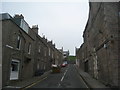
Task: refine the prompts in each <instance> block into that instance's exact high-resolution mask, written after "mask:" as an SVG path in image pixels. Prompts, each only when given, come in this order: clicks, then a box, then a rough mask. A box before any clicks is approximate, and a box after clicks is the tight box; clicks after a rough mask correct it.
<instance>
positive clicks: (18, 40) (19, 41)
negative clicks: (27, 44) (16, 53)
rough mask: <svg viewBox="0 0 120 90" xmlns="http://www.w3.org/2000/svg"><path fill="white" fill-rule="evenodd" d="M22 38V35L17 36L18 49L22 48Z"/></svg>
mask: <svg viewBox="0 0 120 90" xmlns="http://www.w3.org/2000/svg"><path fill="white" fill-rule="evenodd" d="M20 44H21V38H20V36H18V37H17V49H20Z"/></svg>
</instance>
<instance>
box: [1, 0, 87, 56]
mask: <svg viewBox="0 0 120 90" xmlns="http://www.w3.org/2000/svg"><path fill="white" fill-rule="evenodd" d="M73 1H74V0H73ZM2 12H7V13H9V14H10V15H11V16H14V14H23V16H24V18H25V20H26V21H27V23H28V24H29V26H30V27H31V26H32V25H36V24H37V25H38V26H39V35H40V36H43V35H45V37H46V38H47V39H48V40H53V43H55V45H56V47H57V48H61V47H63V49H64V50H69V51H70V54H71V55H75V47H79V46H80V45H81V44H82V43H83V37H82V35H83V31H84V28H85V26H86V23H87V20H88V13H89V3H88V0H85V2H2Z"/></svg>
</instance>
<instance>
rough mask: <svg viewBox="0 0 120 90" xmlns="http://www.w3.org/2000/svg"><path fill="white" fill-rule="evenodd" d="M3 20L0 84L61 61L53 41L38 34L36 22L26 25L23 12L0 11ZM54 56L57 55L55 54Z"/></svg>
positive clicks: (33, 74) (32, 74) (14, 80)
mask: <svg viewBox="0 0 120 90" xmlns="http://www.w3.org/2000/svg"><path fill="white" fill-rule="evenodd" d="M0 17H2V18H1V19H0V23H1V22H2V57H3V58H2V76H3V77H2V86H3V87H4V86H6V85H10V84H13V83H15V82H17V81H21V80H26V79H29V78H32V77H34V76H35V75H36V73H38V72H40V71H41V70H44V72H45V71H49V70H50V69H51V65H52V64H53V63H54V62H58V64H59V63H60V62H61V61H62V58H63V56H62V55H63V53H61V52H60V51H59V50H58V49H57V48H55V44H52V41H48V40H47V39H45V37H41V36H39V35H38V30H39V28H38V25H33V26H32V28H30V27H29V25H28V24H27V22H26V21H25V20H24V16H23V15H15V16H14V17H11V16H10V15H9V14H8V13H3V14H0ZM55 57H57V58H55Z"/></svg>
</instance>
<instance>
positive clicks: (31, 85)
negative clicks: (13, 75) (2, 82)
mask: <svg viewBox="0 0 120 90" xmlns="http://www.w3.org/2000/svg"><path fill="white" fill-rule="evenodd" d="M46 78H47V77H45V78H43V79H41V80H39V81H37V82H34V83H32V84H31V85H29V86H27V87H25V88H23V89H22V90H25V89H27V88H30V87H32V86H34V85H35V84H37V83H39V82H41V81H43V80H45V79H46Z"/></svg>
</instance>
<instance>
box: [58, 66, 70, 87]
mask: <svg viewBox="0 0 120 90" xmlns="http://www.w3.org/2000/svg"><path fill="white" fill-rule="evenodd" d="M67 71H68V68H67V69H66V70H65V72H64V74H63V76H62V78H61V80H60V83H61V82H62V81H63V79H64V77H65V75H66V73H67ZM60 83H59V84H58V87H60V85H61V84H60Z"/></svg>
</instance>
